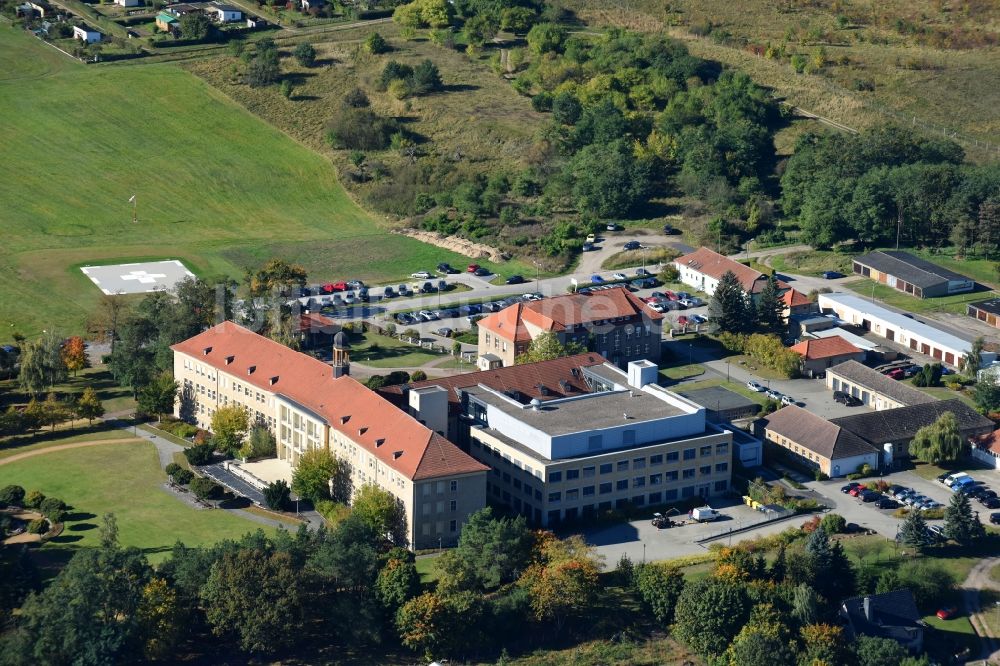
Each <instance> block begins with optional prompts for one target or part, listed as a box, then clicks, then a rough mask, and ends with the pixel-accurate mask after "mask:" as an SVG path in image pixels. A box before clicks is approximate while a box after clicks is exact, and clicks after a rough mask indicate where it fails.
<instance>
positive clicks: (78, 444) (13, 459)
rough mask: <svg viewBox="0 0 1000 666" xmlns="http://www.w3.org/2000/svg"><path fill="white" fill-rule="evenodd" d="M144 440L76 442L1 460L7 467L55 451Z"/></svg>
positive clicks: (136, 438) (1, 463) (137, 438)
mask: <svg viewBox="0 0 1000 666" xmlns="http://www.w3.org/2000/svg"><path fill="white" fill-rule="evenodd" d="M141 441H142V439H140V438H139V437H135V438H129V439H98V440H94V441H92V442H74V443H72V444H60V445H59V446H50V447H49V448H47V449H37V450H35V451H26V452H24V453H18V454H17V455H13V456H11V457H9V458H4V459H2V460H0V465H7V464H9V463H12V462H17V461H18V460H24V459H25V458H33V457H35V456H42V455H45V454H47V453H53V452H55V451H65V450H66V449H80V448H83V447H85V446H98V445H101V444H135V443H136V442H141Z"/></svg>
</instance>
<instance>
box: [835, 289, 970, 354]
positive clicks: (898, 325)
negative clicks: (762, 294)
mask: <svg viewBox="0 0 1000 666" xmlns="http://www.w3.org/2000/svg"><path fill="white" fill-rule="evenodd" d="M819 307H820V309H822V310H823V311H824V312H825V311H833V312H835V313H837V316H838V317H839V318H840V319H842V320H843V321H844V322H846V323H848V324H851V325H853V326H858V327H860V328H862V329H865V330H867V331H871V332H872V333H874V334H875V335H878V336H881V337H883V338H885V339H886V340H890V341H893V342H896V343H897V344H900V345H902V346H904V347H908V348H909V349H910V350H912V351H915V352H918V353H920V354H924V355H925V356H931V357H933V358H934V359H937V360H938V361H940V362H941V363H943V364H945V365H948V366H951V367H958V364H959V363H961V360H962V357H963V356H965V355H966V354H967V353H968V352H969V351H970V350H971V349H972V343H971V342H969V341H968V340H963V339H962V338H960V337H958V336H956V335H953V334H951V333H948V332H946V331H942V330H940V329H937V328H935V327H933V326H930V325H929V324H925V323H923V322H920V321H917V320H915V319H911V318H910V317H907V316H905V315H902V314H899V313H898V312H893V311H892V310H889V309H887V308H884V307H882V306H880V305H877V304H875V303H872V302H871V301H869V300H866V299H864V298H861V297H860V296H854V295H852V294H843V293H833V294H820V295H819Z"/></svg>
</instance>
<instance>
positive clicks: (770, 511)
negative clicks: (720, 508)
mask: <svg viewBox="0 0 1000 666" xmlns="http://www.w3.org/2000/svg"><path fill="white" fill-rule="evenodd" d="M757 510H758V511H759V512H760V513H761V514H762V517H761V519H760V520H756V521H738V522H737V526H736V527H727V528H724V529H720V530H719V531H718V532H712V533H711V534H709V535H708V536H705V537H702V538H700V539H698V540H697V541H696V542H695V543H699V544H701V543H708V542H709V541H715V540H717V539H724V538H726V537H729V536H733V535H735V534H742V533H743V532H747V531H749V530H753V529H757V528H758V527H760V526H761V525H767V524H770V523H780V522H782V521H784V520H790V519H792V518H795V517H796V516H800V515H802V514H798V513H795V512H794V511H789V510H787V509H774V508H760V509H757Z"/></svg>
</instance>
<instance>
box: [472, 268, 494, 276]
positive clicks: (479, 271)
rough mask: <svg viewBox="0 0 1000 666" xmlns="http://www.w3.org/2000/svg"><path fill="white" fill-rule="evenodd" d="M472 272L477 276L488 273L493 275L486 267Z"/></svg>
mask: <svg viewBox="0 0 1000 666" xmlns="http://www.w3.org/2000/svg"><path fill="white" fill-rule="evenodd" d="M472 274H473V275H475V276H476V277H486V276H487V275H492V273H490V272H489V270H487V269H485V268H477V269H476V270H474V271H473V272H472Z"/></svg>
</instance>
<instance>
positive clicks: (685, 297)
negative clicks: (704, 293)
mask: <svg viewBox="0 0 1000 666" xmlns="http://www.w3.org/2000/svg"><path fill="white" fill-rule="evenodd" d="M677 298H678V299H680V300H682V301H684V300H690V298H691V294H689V293H687V292H686V291H678V292H677Z"/></svg>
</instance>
